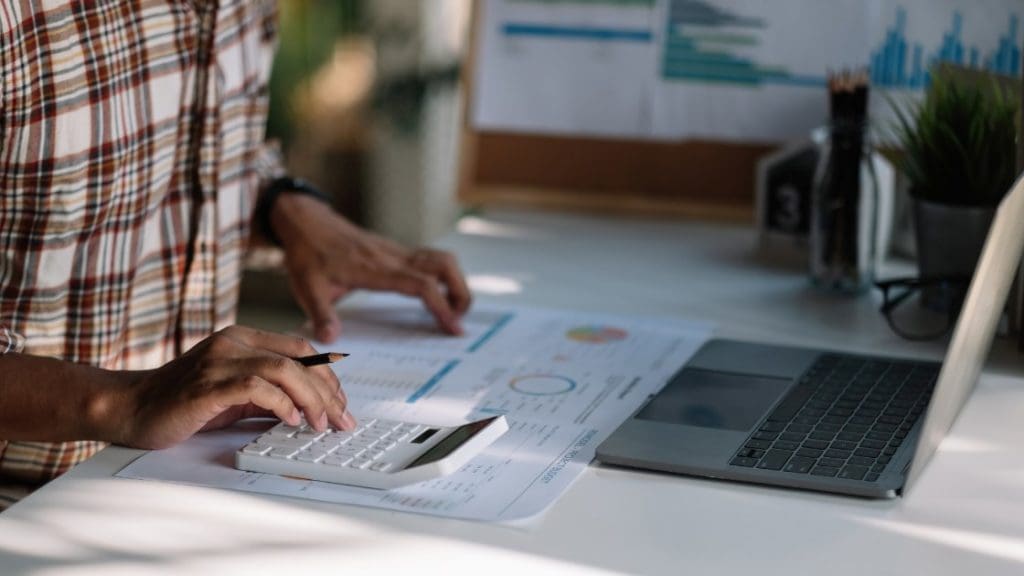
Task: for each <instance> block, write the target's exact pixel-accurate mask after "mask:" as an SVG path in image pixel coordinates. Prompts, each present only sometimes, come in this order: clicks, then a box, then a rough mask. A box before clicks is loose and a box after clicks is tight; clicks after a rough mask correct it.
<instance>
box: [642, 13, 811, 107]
mask: <svg viewBox="0 0 1024 576" xmlns="http://www.w3.org/2000/svg"><path fill="white" fill-rule="evenodd" d="M766 28H767V24H766V23H765V22H764V21H762V20H760V19H758V18H751V17H745V16H743V15H740V14H735V13H733V12H730V11H728V10H726V9H724V8H719V7H717V6H715V5H713V4H712V3H711V2H705V1H701V0H673V1H672V2H671V3H670V7H669V15H668V30H667V31H666V34H665V42H666V44H665V55H664V60H663V62H662V76H663V77H664V78H665V79H666V80H677V81H692V82H710V83H721V84H739V85H745V86H758V85H762V84H788V85H792V86H814V87H819V86H824V85H825V78H824V77H823V76H820V77H819V76H801V75H796V74H792V73H791V72H790V71H789V70H788V69H786V68H784V67H781V66H771V65H765V64H761V63H758V62H756V61H755V60H753V59H751V58H747V57H745V56H744V55H743V54H741V53H740V52H741V51H746V52H750V50H749V49H750V48H756V47H757V46H759V45H760V44H761V41H760V38H759V37H758V33H762V32H764V30H765V29H766Z"/></svg>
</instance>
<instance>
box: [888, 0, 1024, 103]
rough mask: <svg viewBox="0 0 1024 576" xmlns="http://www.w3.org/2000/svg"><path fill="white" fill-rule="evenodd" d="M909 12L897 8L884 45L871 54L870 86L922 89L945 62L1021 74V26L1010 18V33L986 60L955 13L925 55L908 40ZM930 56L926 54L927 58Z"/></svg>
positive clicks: (1000, 41)
mask: <svg viewBox="0 0 1024 576" xmlns="http://www.w3.org/2000/svg"><path fill="white" fill-rule="evenodd" d="M907 20H908V16H907V11H906V9H904V8H898V9H897V11H896V19H895V22H893V24H892V26H891V27H889V28H888V29H887V30H886V32H885V40H884V41H883V42H882V45H881V46H880V47H878V48H877V49H876V50H874V51H873V52H872V54H871V83H872V84H873V85H875V86H878V87H882V88H901V89H909V90H920V89H923V88H925V87H927V86H928V85H929V84H931V73H930V70H931V68H932V67H933V66H935V65H936V64H938V63H941V62H945V63H950V64H956V65H959V66H968V67H971V68H984V69H985V70H988V71H990V72H995V73H997V74H1005V75H1008V76H1016V75H1018V74H1020V72H1021V48H1020V24H1019V21H1018V17H1017V16H1016V15H1010V17H1009V21H1008V30H1007V31H1006V33H1005V34H1004V35H1002V36H1001V37H1000V38H999V43H998V47H997V48H996V49H995V50H994V51H993V52H992V53H991V55H989V56H988V57H983V56H982V54H983V52H982V49H981V48H980V47H978V46H966V45H964V42H963V29H964V17H963V14H961V13H960V12H959V11H956V12H953V15H952V18H951V21H950V26H949V29H948V30H947V31H946V32H945V33H944V34H943V35H942V41H941V42H940V44H939V46H938V47H937V48H935V49H934V50H933V51H931V52H926V51H925V50H926V49H925V47H924V46H923V45H922V44H921V43H914V44H913V45H911V44H910V43H908V41H907V36H906V32H907ZM926 54H927V55H926Z"/></svg>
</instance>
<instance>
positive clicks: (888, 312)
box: [875, 276, 971, 342]
mask: <svg viewBox="0 0 1024 576" xmlns="http://www.w3.org/2000/svg"><path fill="white" fill-rule="evenodd" d="M970 282H971V278H970V276H934V277H925V278H911V277H908V278H893V279H891V280H884V281H881V282H875V288H878V289H879V290H881V291H882V305H881V307H879V312H881V313H882V315H883V316H885V321H886V323H888V324H889V328H891V329H892V331H893V332H895V333H896V334H897V335H899V336H900V337H901V338H903V339H905V340H910V341H913V342H927V341H929V340H935V339H938V338H941V337H943V336H945V335H946V334H948V333H949V332H950V330H952V329H953V325H954V324H955V323H956V318H957V316H958V315H959V312H960V305H959V304H960V303H959V302H956V303H951V305H950V306H949V307H948V308H947V309H946V310H945V311H944V313H945V314H946V323H945V325H944V326H943V328H942V330H941V331H934V332H928V333H927V334H920V333H913V332H911V331H909V330H905V329H903V328H902V327H900V326H899V324H898V323H897V322H896V321H895V319H894V318H893V311H894V310H896V309H897V308H898V307H899V306H900V305H901V304H903V303H904V302H905V301H906V300H907V299H909V298H910V297H911V296H913V295H914V294H916V293H918V292H922V291H923V290H924V289H925V288H934V287H950V288H955V289H956V290H957V291H958V292H957V293H958V294H964V295H966V293H967V288H968V287H969V286H970ZM898 289H902V292H898V293H896V294H893V292H895V290H898ZM937 312H938V311H937ZM938 313H940V314H941V313H943V312H938Z"/></svg>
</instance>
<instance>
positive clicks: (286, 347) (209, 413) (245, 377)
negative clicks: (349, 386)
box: [117, 326, 356, 449]
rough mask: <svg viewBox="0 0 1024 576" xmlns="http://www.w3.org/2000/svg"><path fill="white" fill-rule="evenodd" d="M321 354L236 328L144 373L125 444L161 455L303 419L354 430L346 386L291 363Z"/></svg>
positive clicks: (126, 422) (324, 370)
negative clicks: (206, 437)
mask: <svg viewBox="0 0 1024 576" xmlns="http://www.w3.org/2000/svg"><path fill="white" fill-rule="evenodd" d="M311 354H316V350H315V349H314V348H313V347H312V346H310V345H309V343H308V342H306V341H305V340H303V339H302V338H298V337H295V336H285V335H281V334H273V333H269V332H262V331H259V330H254V329H251V328H244V327H240V326H232V327H230V328H226V329H224V330H221V331H220V332H217V333H216V334H214V335H213V336H210V337H209V338H207V339H206V340H204V341H202V342H200V343H199V344H197V345H196V346H195V347H194V348H192V349H191V350H189V351H188V352H187V353H186V354H184V355H182V356H181V357H180V358H178V359H177V360H174V361H172V362H170V363H168V364H166V365H164V366H163V367H161V368H157V369H155V370H150V371H145V372H138V373H136V374H135V375H136V378H135V379H134V381H133V383H132V385H130V386H129V387H127V388H126V390H125V392H124V395H125V397H124V398H122V402H123V404H122V405H123V406H125V407H126V408H125V410H126V412H127V414H126V415H125V416H126V417H125V418H124V419H123V422H122V424H121V429H120V432H119V433H118V434H117V436H118V438H119V443H121V444H124V445H127V446H132V447H136V448H148V449H160V448H167V447H169V446H173V445H174V444H177V443H179V442H181V441H183V440H185V439H187V438H189V437H190V436H192V435H193V434H195V433H196V432H199V431H203V430H212V429H216V428H221V427H224V426H227V425H229V424H231V423H232V422H235V421H236V420H240V419H243V418H252V417H257V416H270V415H275V416H277V417H278V418H280V419H281V420H283V421H285V422H287V423H288V424H291V425H297V424H299V422H300V413H301V414H304V415H305V417H306V421H307V422H309V424H310V425H311V426H313V427H314V428H315V429H317V430H320V431H322V430H324V429H325V428H327V427H329V426H333V427H335V428H339V429H342V430H350V429H352V428H354V427H355V425H356V421H355V419H354V418H353V417H352V415H351V414H349V412H348V410H347V409H346V403H347V400H346V398H345V393H344V392H343V391H342V389H341V383H340V382H339V381H338V378H337V377H336V376H335V375H334V372H332V371H331V369H330V367H328V366H318V367H311V368H306V367H303V366H302V365H301V364H299V363H298V362H296V361H294V360H292V358H297V357H301V356H307V355H311Z"/></svg>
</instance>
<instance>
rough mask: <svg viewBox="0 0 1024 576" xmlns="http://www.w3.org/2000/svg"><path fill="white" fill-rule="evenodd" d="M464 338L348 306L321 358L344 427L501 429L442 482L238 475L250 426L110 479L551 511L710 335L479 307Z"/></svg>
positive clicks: (253, 427)
mask: <svg viewBox="0 0 1024 576" xmlns="http://www.w3.org/2000/svg"><path fill="white" fill-rule="evenodd" d="M464 328H465V334H464V335H463V336H461V337H451V336H446V335H443V334H441V333H440V332H439V331H438V329H437V328H436V326H435V323H434V321H433V319H432V318H431V317H430V316H429V315H428V314H426V313H425V312H424V311H423V310H422V307H421V305H420V304H419V303H418V302H416V301H413V300H408V299H403V298H399V297H394V296H377V297H373V298H368V299H366V300H364V303H363V304H362V305H359V306H358V307H354V308H351V309H347V310H346V311H345V312H344V313H343V316H342V329H343V335H342V337H341V338H340V339H339V340H338V341H337V342H332V343H329V344H322V345H319V346H318V347H319V348H320V349H321V350H323V351H343V352H348V353H350V354H351V356H349V357H348V358H347V359H345V360H344V361H342V362H339V363H337V364H335V365H334V366H333V369H334V370H335V372H336V373H337V374H338V377H339V378H340V379H341V382H342V385H343V386H344V388H345V392H346V394H347V396H348V399H349V403H350V408H351V411H352V413H353V414H354V415H355V416H356V418H368V417H373V416H376V417H382V418H388V419H393V420H406V421H415V422H423V423H427V424H437V425H452V424H457V423H461V422H465V421H467V420H472V419H477V418H483V417H487V416H492V415H495V414H504V415H505V416H506V418H507V419H508V421H509V425H510V430H509V432H507V433H506V434H505V435H504V436H503V437H502V438H500V439H499V440H498V441H497V442H495V443H494V444H493V445H491V446H490V447H489V448H488V449H487V450H485V451H484V452H483V453H482V454H480V455H479V456H477V457H476V458H474V459H473V460H472V461H470V462H469V464H467V465H466V466H464V467H463V468H462V469H460V470H459V471H457V472H455V473H454V474H452V475H449V476H446V477H443V478H439V479H436V480H432V481H428V482H424V483H422V484H417V485H413V486H408V487H404V488H400V489H396V490H390V491H379V490H370V489H361V488H353V487H349V486H341V485H335V484H329V483H324V482H314V481H308V480H301V479H293V478H285V477H281V476H275V475H269V474H259V473H252V472H243V471H240V470H236V469H235V468H234V467H233V465H232V463H233V461H234V452H235V451H236V450H238V449H239V448H240V447H242V446H244V445H245V444H246V443H247V442H248V441H249V440H250V439H252V438H254V437H255V436H257V435H259V434H260V433H261V432H262V431H263V430H265V429H266V428H268V427H269V426H270V425H271V424H272V423H271V422H269V421H249V422H245V423H242V424H240V425H238V426H235V427H234V428H231V429H229V430H224V431H220V432H213V433H207V434H200V435H198V436H196V437H195V438H193V439H192V440H189V441H187V442H185V443H184V444H182V445H180V446H177V447H175V448H172V449H169V450H163V451H157V452H150V453H148V454H146V455H145V456H143V457H141V458H139V459H138V460H136V461H135V462H134V463H132V464H131V465H129V466H127V467H126V468H125V469H124V470H122V471H121V472H120V473H119V474H118V475H119V476H122V477H127V478H137V479H149V480H163V481H169V482H180V483H186V484H195V485H201V486H211V487H217V488H227V489H234V490H243V491H248V492H258V493H264V494H275V495H283V496H292V497H297V498H308V499H312V500H321V501H325V502H334V503H346V504H356V505H362V506H372V507H378V508H387V509H392V510H401V511H408V512H417V513H423V514H431V515H436V516H447V517H455V518H465V519H473V520H482V521H502V522H512V521H520V520H525V519H528V518H530V517H533V516H536V515H538V514H540V513H541V512H543V511H544V510H545V509H547V508H548V507H549V506H551V505H552V504H553V503H554V502H555V501H556V499H557V498H558V496H559V495H560V494H562V493H563V492H564V491H565V490H566V489H567V488H568V487H569V486H570V484H571V483H572V482H573V480H575V479H576V478H577V477H579V475H580V474H581V473H582V472H583V470H584V469H585V468H586V466H587V464H589V463H590V461H591V460H592V459H593V458H594V452H595V450H596V447H597V445H598V444H599V443H600V442H601V441H602V440H604V439H605V438H606V437H607V436H608V435H609V434H611V433H612V432H613V431H614V430H615V428H616V427H617V426H618V425H619V424H620V423H621V422H623V421H624V420H625V419H626V418H628V417H629V416H630V415H631V414H632V413H633V412H634V411H635V410H636V409H637V408H639V407H640V405H641V404H642V403H643V402H644V400H645V399H646V398H647V397H648V396H649V395H650V394H652V393H654V392H656V391H658V390H659V389H660V388H661V387H662V386H664V385H665V384H666V383H667V381H668V380H669V379H670V378H671V377H672V375H673V374H674V373H675V372H676V371H677V370H678V369H679V367H680V366H682V365H683V364H685V363H686V361H687V360H688V359H689V358H690V357H691V356H692V355H693V353H694V352H696V350H697V349H698V348H700V346H701V345H702V344H703V343H704V342H705V341H706V339H707V337H708V335H709V334H710V331H711V329H710V327H709V326H708V325H705V324H695V323H685V322H678V321H654V320H644V319H637V318H629V317H611V316H601V315H595V314H582V313H571V312H564V311H551V310H540V309H531V308H519V307H508V308H497V307H482V306H481V307H477V308H475V309H474V310H473V311H472V312H471V313H470V314H468V315H467V317H466V318H464Z"/></svg>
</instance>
